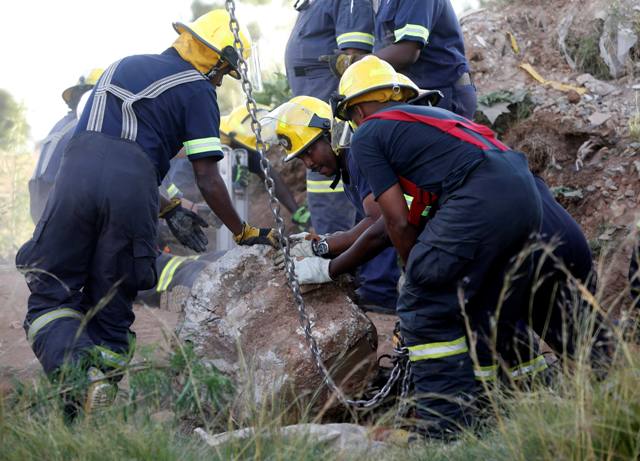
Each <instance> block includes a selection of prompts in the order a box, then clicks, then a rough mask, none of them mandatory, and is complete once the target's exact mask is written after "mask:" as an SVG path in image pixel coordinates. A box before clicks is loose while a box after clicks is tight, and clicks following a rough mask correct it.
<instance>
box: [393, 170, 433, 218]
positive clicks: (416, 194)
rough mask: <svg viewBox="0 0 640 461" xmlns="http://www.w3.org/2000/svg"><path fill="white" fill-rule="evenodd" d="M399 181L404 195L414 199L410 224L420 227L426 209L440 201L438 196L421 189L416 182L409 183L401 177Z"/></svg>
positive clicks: (410, 209)
mask: <svg viewBox="0 0 640 461" xmlns="http://www.w3.org/2000/svg"><path fill="white" fill-rule="evenodd" d="M398 179H399V181H400V187H402V190H403V191H404V193H405V194H407V195H410V196H411V197H413V201H412V202H411V206H410V207H409V218H408V220H409V223H410V224H413V225H414V226H419V225H420V220H421V219H422V212H423V211H424V209H425V208H426V207H428V206H431V205H433V204H434V203H435V202H436V200H438V196H437V195H436V194H432V193H431V192H427V191H426V190H424V189H421V188H419V187H418V186H417V185H416V184H415V183H414V182H411V181H409V180H408V179H407V178H404V177H402V176H400V177H399V178H398Z"/></svg>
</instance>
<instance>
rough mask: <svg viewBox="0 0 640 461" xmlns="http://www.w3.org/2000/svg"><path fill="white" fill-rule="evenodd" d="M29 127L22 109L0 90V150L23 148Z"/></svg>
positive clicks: (9, 95)
mask: <svg viewBox="0 0 640 461" xmlns="http://www.w3.org/2000/svg"><path fill="white" fill-rule="evenodd" d="M28 135H29V125H27V120H26V118H25V115H24V107H23V106H22V105H21V104H19V103H18V102H17V101H16V100H15V99H14V98H13V96H12V95H11V93H9V92H8V91H7V90H3V89H1V88H0V150H15V149H18V148H21V147H23V146H24V144H25V143H26V141H27V136H28Z"/></svg>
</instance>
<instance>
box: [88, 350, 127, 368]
mask: <svg viewBox="0 0 640 461" xmlns="http://www.w3.org/2000/svg"><path fill="white" fill-rule="evenodd" d="M96 350H97V351H98V352H99V353H100V358H101V359H102V362H103V363H104V364H105V365H106V366H108V367H112V368H122V367H126V366H127V365H128V364H129V360H130V359H129V357H128V356H126V355H123V354H118V353H117V352H113V351H112V350H111V349H107V348H106V347H104V346H96Z"/></svg>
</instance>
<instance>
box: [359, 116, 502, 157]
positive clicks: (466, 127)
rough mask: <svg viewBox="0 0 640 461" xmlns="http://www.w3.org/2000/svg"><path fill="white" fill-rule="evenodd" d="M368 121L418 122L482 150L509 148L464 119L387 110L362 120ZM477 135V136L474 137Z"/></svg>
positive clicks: (493, 135) (491, 132) (483, 129)
mask: <svg viewBox="0 0 640 461" xmlns="http://www.w3.org/2000/svg"><path fill="white" fill-rule="evenodd" d="M370 119H381V120H396V121H400V122H420V123H424V124H425V125H429V126H432V127H434V128H437V129H439V130H440V131H443V132H445V133H447V134H450V135H451V136H454V137H456V138H458V139H461V140H462V141H465V142H468V143H469V144H473V145H474V146H476V147H479V148H480V149H482V150H489V149H492V148H497V149H499V150H501V151H503V152H504V151H507V150H509V148H508V147H507V146H505V145H504V144H502V143H501V142H500V141H498V140H497V139H496V135H495V133H494V132H493V131H491V130H490V129H489V128H487V127H486V126H484V125H480V124H479V123H474V122H472V121H471V120H467V119H465V118H462V117H460V118H448V119H441V118H437V117H429V116H427V115H419V114H413V113H411V112H406V111H403V110H389V111H385V112H379V113H377V114H373V115H370V116H368V117H367V118H365V119H364V121H363V123H364V122H366V121H367V120H370ZM474 134H475V135H479V136H474Z"/></svg>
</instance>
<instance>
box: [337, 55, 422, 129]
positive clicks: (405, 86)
mask: <svg viewBox="0 0 640 461" xmlns="http://www.w3.org/2000/svg"><path fill="white" fill-rule="evenodd" d="M417 95H418V87H417V86H416V84H415V83H413V82H412V81H411V79H409V78H408V77H406V76H404V75H402V74H399V73H397V72H396V71H395V70H394V68H393V67H392V66H391V64H389V63H388V62H386V61H383V60H382V59H380V58H378V57H377V56H373V55H368V56H365V57H364V58H362V59H360V60H359V61H356V62H355V63H353V64H351V65H350V66H349V67H348V68H347V70H346V71H345V72H344V74H343V75H342V78H340V84H339V85H338V98H337V99H334V116H336V117H338V118H340V119H342V120H347V118H348V116H347V112H346V111H347V108H349V107H350V106H352V105H354V104H359V103H361V102H374V101H375V102H387V101H407V100H409V99H412V98H415V97H416V96H417Z"/></svg>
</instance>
